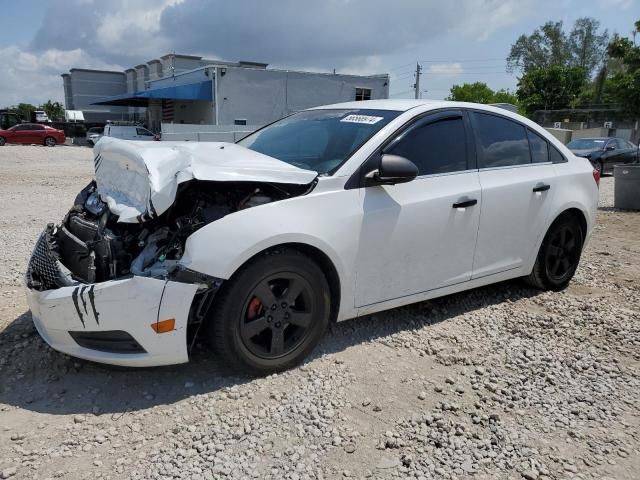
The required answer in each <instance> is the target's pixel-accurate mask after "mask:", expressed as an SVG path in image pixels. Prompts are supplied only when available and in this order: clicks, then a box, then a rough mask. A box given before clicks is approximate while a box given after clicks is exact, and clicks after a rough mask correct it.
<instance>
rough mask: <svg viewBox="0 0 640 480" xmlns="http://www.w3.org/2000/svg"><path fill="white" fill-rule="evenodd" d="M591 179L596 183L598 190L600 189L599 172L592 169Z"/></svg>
mask: <svg viewBox="0 0 640 480" xmlns="http://www.w3.org/2000/svg"><path fill="white" fill-rule="evenodd" d="M593 179H594V180H595V181H596V185H597V186H598V188H600V170H596V169H595V168H594V169H593Z"/></svg>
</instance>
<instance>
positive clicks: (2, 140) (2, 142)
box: [0, 137, 7, 147]
mask: <svg viewBox="0 0 640 480" xmlns="http://www.w3.org/2000/svg"><path fill="white" fill-rule="evenodd" d="M6 143H7V141H6V140H5V138H4V137H0V147H4V145H5V144H6Z"/></svg>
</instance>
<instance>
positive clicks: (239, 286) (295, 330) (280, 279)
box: [209, 248, 330, 375]
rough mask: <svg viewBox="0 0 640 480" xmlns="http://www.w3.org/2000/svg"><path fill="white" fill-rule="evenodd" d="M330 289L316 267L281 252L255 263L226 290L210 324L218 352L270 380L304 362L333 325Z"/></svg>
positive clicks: (287, 251)
mask: <svg viewBox="0 0 640 480" xmlns="http://www.w3.org/2000/svg"><path fill="white" fill-rule="evenodd" d="M329 312H330V296H329V285H328V283H327V280H326V278H325V276H324V274H323V272H322V270H321V269H320V267H318V265H317V264H316V263H315V262H314V261H313V260H312V259H311V258H309V257H307V256H306V255H304V254H302V253H300V252H298V251H297V250H293V249H288V248H283V249H279V250H277V251H271V252H268V253H265V254H263V255H262V256H260V257H258V258H256V259H255V260H254V261H252V262H251V263H249V264H248V265H246V266H245V267H243V268H242V269H241V270H240V271H239V272H237V273H236V274H235V275H234V276H233V277H232V278H231V280H229V282H228V283H227V284H226V285H225V286H224V289H223V291H222V292H220V296H219V297H217V298H216V301H215V306H214V309H213V312H212V316H211V319H210V324H209V336H210V340H211V342H212V344H213V346H214V348H215V350H216V351H217V352H218V354H220V356H221V357H222V359H223V360H224V361H225V363H227V364H228V365H229V366H230V367H232V368H234V369H242V370H244V371H246V372H249V373H251V374H257V375H266V374H270V373H274V372H278V371H282V370H286V369H288V368H291V367H293V366H295V365H297V364H298V363H300V362H301V361H302V360H303V359H304V357H305V356H306V355H307V354H309V352H311V350H313V348H314V347H315V346H316V345H317V344H318V342H319V341H320V339H321V338H322V334H323V333H324V331H325V329H326V327H327V324H328V322H329Z"/></svg>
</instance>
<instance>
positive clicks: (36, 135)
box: [29, 125, 46, 145]
mask: <svg viewBox="0 0 640 480" xmlns="http://www.w3.org/2000/svg"><path fill="white" fill-rule="evenodd" d="M45 134H46V130H45V128H44V126H43V125H31V130H30V139H31V141H30V142H29V143H35V144H36V145H40V144H43V143H44V137H45V136H46V135H45Z"/></svg>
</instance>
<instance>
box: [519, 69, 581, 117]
mask: <svg viewBox="0 0 640 480" xmlns="http://www.w3.org/2000/svg"><path fill="white" fill-rule="evenodd" d="M586 83H587V82H586V78H585V74H584V70H583V69H582V68H580V67H561V66H557V65H554V66H551V67H547V68H536V69H530V70H529V71H528V72H527V73H525V74H524V75H523V76H522V78H521V79H520V80H519V82H518V90H517V92H516V95H517V96H518V101H519V103H520V106H521V108H522V109H523V111H524V112H526V113H527V114H530V113H533V112H535V111H536V110H555V109H562V108H570V107H571V106H572V104H573V102H574V101H575V100H576V99H577V98H578V96H579V95H580V92H581V91H582V90H583V88H584V87H585V85H586Z"/></svg>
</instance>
